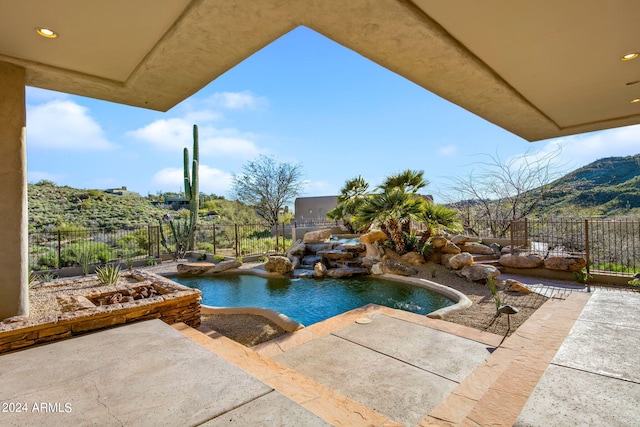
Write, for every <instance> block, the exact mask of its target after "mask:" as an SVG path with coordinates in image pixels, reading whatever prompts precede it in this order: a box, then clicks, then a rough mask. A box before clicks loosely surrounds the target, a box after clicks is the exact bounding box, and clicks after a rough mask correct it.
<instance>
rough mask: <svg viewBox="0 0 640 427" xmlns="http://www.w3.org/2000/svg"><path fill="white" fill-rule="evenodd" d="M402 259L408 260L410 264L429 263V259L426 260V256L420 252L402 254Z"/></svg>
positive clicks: (403, 260)
mask: <svg viewBox="0 0 640 427" xmlns="http://www.w3.org/2000/svg"><path fill="white" fill-rule="evenodd" d="M400 259H402V262H406V263H407V264H410V265H423V264H426V263H427V261H425V260H424V257H423V256H422V255H420V254H419V253H418V252H407V253H406V254H404V255H402V256H401V257H400Z"/></svg>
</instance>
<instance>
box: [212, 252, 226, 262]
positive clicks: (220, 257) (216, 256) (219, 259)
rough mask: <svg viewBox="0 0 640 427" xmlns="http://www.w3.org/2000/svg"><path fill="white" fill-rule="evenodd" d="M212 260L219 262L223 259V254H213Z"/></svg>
mask: <svg viewBox="0 0 640 427" xmlns="http://www.w3.org/2000/svg"><path fill="white" fill-rule="evenodd" d="M213 260H214V261H215V262H220V261H222V260H224V255H220V254H218V255H214V256H213Z"/></svg>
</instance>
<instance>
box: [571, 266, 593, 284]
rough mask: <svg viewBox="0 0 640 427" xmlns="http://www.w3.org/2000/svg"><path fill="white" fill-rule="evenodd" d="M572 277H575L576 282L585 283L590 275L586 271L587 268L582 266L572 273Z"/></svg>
mask: <svg viewBox="0 0 640 427" xmlns="http://www.w3.org/2000/svg"><path fill="white" fill-rule="evenodd" d="M573 278H574V279H576V282H578V283H582V284H585V283H587V282H588V281H589V279H591V275H590V274H589V273H587V269H586V268H583V269H582V270H580V271H576V272H574V273H573Z"/></svg>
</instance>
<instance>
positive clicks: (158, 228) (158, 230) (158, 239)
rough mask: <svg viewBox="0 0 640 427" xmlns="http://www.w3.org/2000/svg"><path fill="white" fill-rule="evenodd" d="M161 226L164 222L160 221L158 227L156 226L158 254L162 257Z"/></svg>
mask: <svg viewBox="0 0 640 427" xmlns="http://www.w3.org/2000/svg"><path fill="white" fill-rule="evenodd" d="M160 227H162V224H160V223H159V224H158V227H156V249H157V252H156V254H157V255H158V258H160Z"/></svg>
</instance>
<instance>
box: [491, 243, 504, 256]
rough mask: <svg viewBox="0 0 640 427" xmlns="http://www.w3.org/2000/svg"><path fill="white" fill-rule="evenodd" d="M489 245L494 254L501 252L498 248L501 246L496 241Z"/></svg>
mask: <svg viewBox="0 0 640 427" xmlns="http://www.w3.org/2000/svg"><path fill="white" fill-rule="evenodd" d="M489 247H490V248H491V249H493V253H494V254H496V255H500V253H501V252H500V250H501V249H502V248H501V247H500V245H499V244H497V243H492V244H490V245H489Z"/></svg>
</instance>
